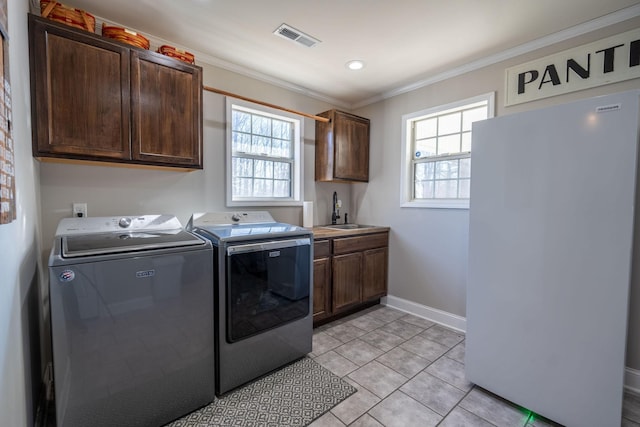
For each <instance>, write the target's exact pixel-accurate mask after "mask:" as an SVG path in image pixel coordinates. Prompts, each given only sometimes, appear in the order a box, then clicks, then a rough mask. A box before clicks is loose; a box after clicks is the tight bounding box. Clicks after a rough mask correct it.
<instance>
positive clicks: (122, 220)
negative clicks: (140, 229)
mask: <svg viewBox="0 0 640 427" xmlns="http://www.w3.org/2000/svg"><path fill="white" fill-rule="evenodd" d="M118 225H119V226H120V227H121V228H127V227H129V226H130V225H131V218H127V217H124V218H120V221H118Z"/></svg>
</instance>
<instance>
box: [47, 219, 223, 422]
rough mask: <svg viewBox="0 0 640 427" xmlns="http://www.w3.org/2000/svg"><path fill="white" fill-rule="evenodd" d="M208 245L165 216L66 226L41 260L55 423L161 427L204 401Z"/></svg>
mask: <svg viewBox="0 0 640 427" xmlns="http://www.w3.org/2000/svg"><path fill="white" fill-rule="evenodd" d="M212 280H213V267H212V247H211V243H210V242H208V241H207V240H206V239H202V238H200V237H198V236H196V235H194V234H192V233H189V232H187V231H185V230H184V229H183V228H182V224H181V223H180V221H179V220H178V219H177V218H176V217H175V216H171V215H141V216H131V217H88V218H67V219H63V220H62V221H60V223H59V225H58V228H57V231H56V236H55V240H54V244H53V248H52V250H51V255H50V258H49V295H50V302H51V335H52V345H53V371H54V386H55V387H54V389H55V408H56V419H57V425H58V426H60V427H73V426H93V427H95V426H124V425H126V426H160V425H163V424H166V423H168V422H170V421H172V420H174V419H176V418H179V417H181V416H183V415H185V414H187V413H189V412H191V411H193V410H196V409H197V408H200V407H202V406H204V405H207V404H208V403H210V402H212V401H213V400H214V398H215V388H214V375H215V374H214V342H213V333H214V330H213V301H214V296H213V288H212V286H211V283H212Z"/></svg>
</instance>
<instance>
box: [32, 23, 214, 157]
mask: <svg viewBox="0 0 640 427" xmlns="http://www.w3.org/2000/svg"><path fill="white" fill-rule="evenodd" d="M29 43H30V68H31V107H32V120H33V126H32V128H33V155H34V156H35V157H47V158H64V159H75V160H93V161H106V162H117V163H130V164H143V165H154V166H171V167H182V168H190V169H202V68H200V67H198V66H194V65H190V64H187V63H184V62H181V61H178V60H176V59H173V58H169V57H167V56H164V55H161V54H158V53H154V52H150V51H147V50H143V49H138V48H135V47H132V46H129V45H126V44H122V43H119V42H117V41H114V40H110V39H105V38H102V37H100V36H98V35H95V34H93V33H89V32H86V31H81V30H76V29H74V28H71V27H68V26H66V25H63V24H58V23H55V22H52V21H49V20H46V19H42V18H40V17H37V16H34V15H29Z"/></svg>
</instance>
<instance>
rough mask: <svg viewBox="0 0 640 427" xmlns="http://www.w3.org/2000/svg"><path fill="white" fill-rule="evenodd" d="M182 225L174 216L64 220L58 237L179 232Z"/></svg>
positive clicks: (59, 226) (60, 224) (57, 233)
mask: <svg viewBox="0 0 640 427" xmlns="http://www.w3.org/2000/svg"><path fill="white" fill-rule="evenodd" d="M181 228H182V224H180V221H179V220H178V218H177V217H175V216H174V215H139V216H114V217H97V216H93V217H86V218H64V219H62V220H61V221H60V223H59V224H58V228H57V230H56V236H69V235H75V234H97V233H110V232H117V231H123V230H127V231H142V230H146V231H152V230H155V231H157V230H178V229H181Z"/></svg>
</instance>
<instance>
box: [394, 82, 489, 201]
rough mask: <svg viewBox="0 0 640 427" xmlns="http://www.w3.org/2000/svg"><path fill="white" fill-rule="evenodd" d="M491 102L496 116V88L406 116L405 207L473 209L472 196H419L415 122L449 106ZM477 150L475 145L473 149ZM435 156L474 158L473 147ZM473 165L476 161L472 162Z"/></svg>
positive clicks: (402, 188)
mask: <svg viewBox="0 0 640 427" xmlns="http://www.w3.org/2000/svg"><path fill="white" fill-rule="evenodd" d="M483 101H486V102H487V118H488V119H490V118H492V117H495V92H489V93H485V94H482V95H478V96H474V97H471V98H467V99H463V100H459V101H454V102H451V103H448V104H444V105H438V106H435V107H430V108H427V109H424V110H420V111H416V112H413V113H409V114H405V115H403V116H402V124H401V125H402V156H401V157H402V164H401V167H400V174H401V175H400V207H402V208H440V209H469V200H470V199H435V198H434V199H415V198H414V196H413V192H414V180H413V136H412V125H413V123H414V122H416V121H418V120H419V119H423V118H426V117H427V116H437V115H439V114H441V113H445V112H449V110H454V109H463V108H464V107H465V106H467V105H470V104H474V103H478V102H483ZM471 150H472V151H473V148H472V149H471ZM430 157H433V158H434V160H436V159H437V160H440V159H443V160H446V159H447V158H450V159H451V160H453V159H454V158H471V151H469V152H464V153H455V154H451V155H450V156H446V157H445V156H438V155H435V156H430ZM471 168H473V165H472V166H471Z"/></svg>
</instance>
